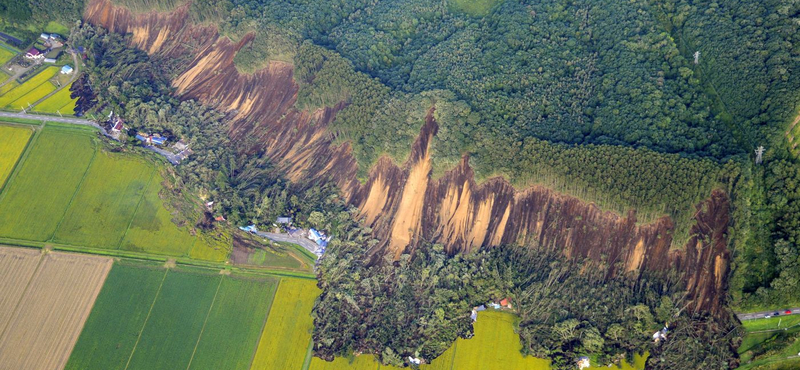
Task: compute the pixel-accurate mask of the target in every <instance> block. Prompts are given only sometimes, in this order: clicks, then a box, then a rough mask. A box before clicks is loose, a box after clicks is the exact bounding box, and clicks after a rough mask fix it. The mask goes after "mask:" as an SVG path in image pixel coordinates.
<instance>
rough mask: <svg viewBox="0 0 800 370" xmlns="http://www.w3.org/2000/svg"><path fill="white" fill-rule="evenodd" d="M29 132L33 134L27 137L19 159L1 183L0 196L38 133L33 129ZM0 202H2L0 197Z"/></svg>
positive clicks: (28, 127)
mask: <svg viewBox="0 0 800 370" xmlns="http://www.w3.org/2000/svg"><path fill="white" fill-rule="evenodd" d="M9 126H11V127H24V128H27V129H31V127H30V126H23V125H9ZM31 130H32V131H33V132H32V133H31V135H30V136H28V142H27V143H25V148H23V149H22V153H20V155H19V158H17V160H16V161H15V162H14V165H13V166H11V172H10V173H9V174H8V177H7V178H6V179H5V180H4V181H3V183H2V184H0V195H2V193H5V190H6V185H8V184H10V183H11V178H12V177H13V175H14V173H15V172H16V171H17V167H18V166H19V167H22V166H21V164H22V160H23V157H25V154H27V153H28V148H29V147H31V143H32V142H33V139H34V138H35V137H38V135H37V133H38V131H39V130H37V129H35V128H34V129H31ZM0 200H2V197H0Z"/></svg>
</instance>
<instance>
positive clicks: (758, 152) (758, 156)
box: [756, 145, 764, 164]
mask: <svg viewBox="0 0 800 370" xmlns="http://www.w3.org/2000/svg"><path fill="white" fill-rule="evenodd" d="M762 154H764V146H763V145H761V146H759V147H758V149H756V164H761V162H762V160H763V158H761V155H762Z"/></svg>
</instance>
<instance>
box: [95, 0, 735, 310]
mask: <svg viewBox="0 0 800 370" xmlns="http://www.w3.org/2000/svg"><path fill="white" fill-rule="evenodd" d="M188 10H189V6H188V4H186V5H183V6H180V7H178V8H176V9H175V10H173V11H172V12H169V13H156V12H151V13H144V14H136V15H134V14H133V13H132V12H130V11H129V10H127V9H125V8H122V7H118V6H115V5H113V4H112V3H111V2H110V1H108V0H94V1H92V2H90V4H89V6H88V7H87V9H86V12H85V19H86V20H87V21H89V22H90V23H93V24H96V25H100V26H103V27H106V28H108V29H110V30H112V31H114V32H118V33H130V34H132V35H133V37H132V43H133V44H134V45H135V46H136V47H138V48H140V49H142V50H145V51H147V52H148V53H150V54H153V55H159V56H164V57H172V58H188V59H189V60H191V61H190V62H189V63H188V64H187V65H186V66H185V68H184V71H183V72H182V73H181V74H180V75H179V76H177V77H176V78H175V79H174V80H173V86H174V87H175V88H176V90H177V93H178V94H180V96H181V97H182V98H187V99H197V100H198V101H200V102H202V103H204V104H207V105H211V106H213V107H215V108H217V109H219V110H221V111H225V112H229V113H231V115H232V117H233V119H232V120H231V121H230V124H229V136H230V137H231V138H232V139H233V140H234V141H235V142H236V145H237V146H238V148H240V150H241V151H242V152H245V153H247V152H252V153H257V152H260V153H264V154H265V155H266V156H268V157H269V158H270V159H271V160H272V161H273V162H274V163H275V164H276V166H277V167H278V169H280V170H281V171H283V172H284V173H285V174H286V176H287V177H288V178H289V179H290V180H292V181H317V180H327V181H333V182H334V183H336V184H337V185H338V187H339V188H340V189H341V191H342V193H343V195H344V196H345V198H346V199H347V201H348V202H349V203H351V204H353V205H356V206H357V207H358V208H359V209H360V210H361V214H362V216H363V217H364V220H365V221H366V223H367V224H368V225H369V226H371V227H372V228H373V230H374V233H375V236H376V237H377V238H378V239H380V240H381V241H382V242H381V243H380V244H379V245H378V247H376V248H375V249H374V250H373V253H374V254H376V255H380V254H382V252H383V251H384V250H386V251H389V252H390V253H393V254H394V255H395V256H396V257H397V256H399V255H400V254H401V253H403V252H408V251H409V250H411V249H413V248H414V246H415V245H418V244H419V243H420V242H421V241H430V242H437V243H442V244H444V245H446V247H447V248H448V250H449V251H450V252H451V253H455V252H467V251H472V250H475V249H477V248H479V247H481V246H492V245H499V244H510V243H518V244H521V245H534V244H537V245H542V246H545V247H548V248H562V249H563V253H564V254H565V255H566V256H570V257H575V258H583V257H588V258H591V259H592V260H594V261H597V263H598V264H599V265H601V266H603V267H604V268H606V269H607V271H608V274H609V275H615V274H618V273H626V272H634V273H636V272H641V271H644V270H665V269H674V270H676V271H680V272H681V273H682V279H683V280H684V281H685V284H686V287H687V297H688V298H689V299H690V301H691V302H692V303H691V307H693V308H694V309H697V310H700V311H711V312H715V311H717V310H719V309H720V308H721V307H723V306H724V300H725V294H724V292H725V291H726V288H727V286H726V285H727V276H728V269H729V261H730V255H729V251H728V250H727V247H726V234H727V227H728V224H729V216H728V215H729V201H728V198H727V196H726V195H725V194H724V193H723V192H721V191H715V192H714V193H713V194H712V195H711V197H710V198H709V199H708V200H706V201H704V202H703V203H702V204H699V205H698V206H697V213H696V215H695V217H694V219H695V225H694V226H693V227H692V230H691V235H692V237H691V239H690V240H689V241H688V242H687V243H686V245H685V246H684V247H683V248H682V249H672V250H671V249H670V245H672V244H673V240H672V237H673V235H672V234H673V231H674V223H673V222H672V220H670V219H669V218H668V217H664V218H661V219H659V220H657V221H656V222H653V223H649V224H643V225H639V224H637V222H636V216H635V213H633V212H631V213H629V214H628V215H626V216H620V215H617V214H615V213H612V212H607V211H603V210H601V209H599V208H598V207H597V206H595V205H593V204H589V203H586V202H583V201H581V200H580V199H578V198H575V197H571V196H566V195H563V194H558V193H556V192H554V191H552V190H549V189H547V188H544V187H540V186H535V187H531V188H528V189H524V190H517V189H514V187H512V186H511V185H510V184H509V183H508V182H507V181H505V180H503V179H502V178H492V179H489V180H488V181H486V182H484V183H482V184H477V183H476V182H475V180H474V174H473V172H472V170H471V168H470V166H469V159H468V158H467V157H464V158H463V159H462V161H461V162H460V164H459V165H458V166H457V167H456V168H454V169H451V170H449V171H447V172H446V173H445V174H444V175H443V176H442V177H441V178H438V179H433V178H431V163H430V161H431V156H430V142H431V140H432V138H433V137H434V135H436V132H437V122H436V121H435V119H434V118H433V111H431V112H430V113H429V115H428V118H427V119H426V122H425V124H424V125H423V127H422V129H421V132H420V135H419V137H418V139H417V140H416V142H415V143H414V145H413V147H412V151H411V154H410V155H409V159H408V160H407V162H406V163H404V164H402V165H397V164H395V163H394V162H393V161H392V160H391V159H389V158H388V157H383V158H381V159H380V160H379V161H378V163H377V164H376V165H375V166H374V167H373V169H372V170H371V172H370V174H369V180H368V181H367V182H366V183H365V184H361V183H360V182H359V181H358V180H357V179H356V173H357V170H358V168H357V164H356V161H355V158H354V157H353V155H352V149H351V147H350V146H349V144H348V143H344V144H336V143H335V141H334V137H333V135H331V134H330V133H329V132H328V131H327V130H326V129H327V127H328V125H329V124H330V123H331V122H332V121H333V120H334V118H335V115H336V113H337V112H338V111H339V110H341V109H342V108H344V107H345V105H344V103H340V104H338V105H336V106H333V107H328V108H322V109H318V110H315V111H313V112H309V111H301V110H298V109H296V108H295V107H294V106H295V102H296V101H297V97H298V89H299V87H298V84H297V83H296V82H295V81H294V79H293V67H292V65H289V64H286V63H282V62H272V63H270V65H269V67H268V68H265V69H262V70H259V71H257V72H256V73H254V74H252V75H245V74H240V73H239V72H238V71H237V69H236V67H235V65H234V63H233V58H234V56H235V54H236V52H237V50H239V49H240V48H241V47H242V46H243V45H244V44H245V43H247V42H248V41H249V38H250V37H252V35H248V36H246V37H245V38H244V39H242V40H240V41H239V42H238V43H234V42H232V41H230V40H229V39H227V38H223V37H220V36H219V34H218V33H217V32H216V29H215V28H214V27H213V26H203V25H200V26H196V25H192V24H190V23H189V18H188ZM707 246H711V248H707Z"/></svg>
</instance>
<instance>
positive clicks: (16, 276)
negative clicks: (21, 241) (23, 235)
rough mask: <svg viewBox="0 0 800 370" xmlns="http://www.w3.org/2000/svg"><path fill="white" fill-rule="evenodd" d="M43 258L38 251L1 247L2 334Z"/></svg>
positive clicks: (0, 298)
mask: <svg viewBox="0 0 800 370" xmlns="http://www.w3.org/2000/svg"><path fill="white" fill-rule="evenodd" d="M41 257H42V253H41V251H40V250H38V249H25V248H6V247H0V333H2V330H3V329H4V328H5V327H6V325H8V320H9V319H10V318H11V314H12V313H13V312H14V309H15V308H16V307H17V304H18V303H19V300H20V298H22V293H24V292H25V287H27V286H28V282H29V281H31V276H33V273H34V272H35V271H36V266H38V265H39V260H40V259H41Z"/></svg>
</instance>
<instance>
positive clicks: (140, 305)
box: [66, 262, 166, 370]
mask: <svg viewBox="0 0 800 370" xmlns="http://www.w3.org/2000/svg"><path fill="white" fill-rule="evenodd" d="M165 273H166V270H164V269H163V268H158V267H157V266H152V265H143V264H136V265H131V264H125V263H120V262H117V263H115V264H114V267H113V268H112V269H111V272H110V273H109V274H108V277H107V278H106V282H105V284H104V285H103V290H101V291H100V295H99V296H98V297H97V300H96V301H95V304H94V308H92V313H91V314H90V315H89V319H88V320H86V324H85V325H84V327H83V331H82V332H81V336H80V337H79V338H78V343H77V344H76V345H75V349H73V350H72V355H71V356H70V358H69V362H67V367H66V369H67V370H81V369H123V368H125V365H126V363H127V362H128V359H129V358H130V355H131V352H132V351H133V347H134V345H136V340H137V339H138V337H139V333H141V331H142V328H143V327H144V323H145V320H146V319H147V314H148V312H149V311H150V307H151V306H152V305H153V302H154V301H155V299H156V294H157V293H158V289H159V287H160V286H161V283H162V281H164V277H165Z"/></svg>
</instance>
